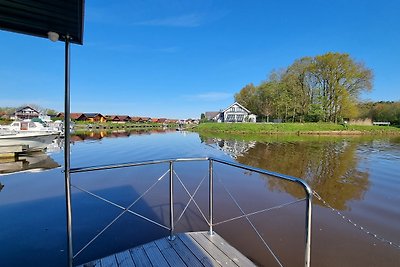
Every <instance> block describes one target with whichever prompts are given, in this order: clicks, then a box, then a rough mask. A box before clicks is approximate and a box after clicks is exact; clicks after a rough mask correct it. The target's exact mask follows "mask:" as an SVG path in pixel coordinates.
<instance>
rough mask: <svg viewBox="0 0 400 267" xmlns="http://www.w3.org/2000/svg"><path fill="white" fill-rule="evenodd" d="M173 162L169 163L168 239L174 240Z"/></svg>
mask: <svg viewBox="0 0 400 267" xmlns="http://www.w3.org/2000/svg"><path fill="white" fill-rule="evenodd" d="M173 164H174V163H173V161H170V162H169V226H170V232H169V237H168V239H169V240H170V241H172V240H175V235H174V228H175V226H174V165H173Z"/></svg>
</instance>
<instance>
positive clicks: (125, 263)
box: [115, 250, 135, 267]
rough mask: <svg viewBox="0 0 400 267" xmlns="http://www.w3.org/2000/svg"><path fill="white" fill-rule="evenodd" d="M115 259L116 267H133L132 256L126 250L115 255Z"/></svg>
mask: <svg viewBox="0 0 400 267" xmlns="http://www.w3.org/2000/svg"><path fill="white" fill-rule="evenodd" d="M115 256H116V258H117V263H118V267H135V263H134V262H133V259H132V256H131V254H130V253H129V251H128V250H125V251H123V252H120V253H118V254H116V255H115Z"/></svg>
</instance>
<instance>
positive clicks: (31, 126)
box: [0, 120, 61, 134]
mask: <svg viewBox="0 0 400 267" xmlns="http://www.w3.org/2000/svg"><path fill="white" fill-rule="evenodd" d="M0 131H2V132H21V133H22V132H23V133H28V132H32V133H59V134H60V132H61V131H60V129H59V128H57V127H49V126H45V125H43V124H42V123H40V122H37V121H32V120H23V121H14V122H12V123H11V124H10V125H6V126H1V127H0Z"/></svg>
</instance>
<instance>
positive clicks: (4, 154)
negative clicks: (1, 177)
mask: <svg viewBox="0 0 400 267" xmlns="http://www.w3.org/2000/svg"><path fill="white" fill-rule="evenodd" d="M27 150H28V146H27V145H13V146H0V162H5V161H7V159H10V158H11V159H14V158H16V157H17V156H18V155H19V154H21V153H24V152H26V151H27Z"/></svg>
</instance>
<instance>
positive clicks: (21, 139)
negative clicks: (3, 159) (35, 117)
mask: <svg viewBox="0 0 400 267" xmlns="http://www.w3.org/2000/svg"><path fill="white" fill-rule="evenodd" d="M59 135H60V131H57V130H55V129H53V128H50V127H45V126H43V125H42V124H41V123H39V122H33V121H14V122H13V123H11V125H8V126H2V127H1V128H0V146H15V145H26V146H27V151H40V150H44V149H46V147H47V146H48V145H50V144H51V143H52V142H53V140H55V139H56V138H57V137H58V136H59Z"/></svg>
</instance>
